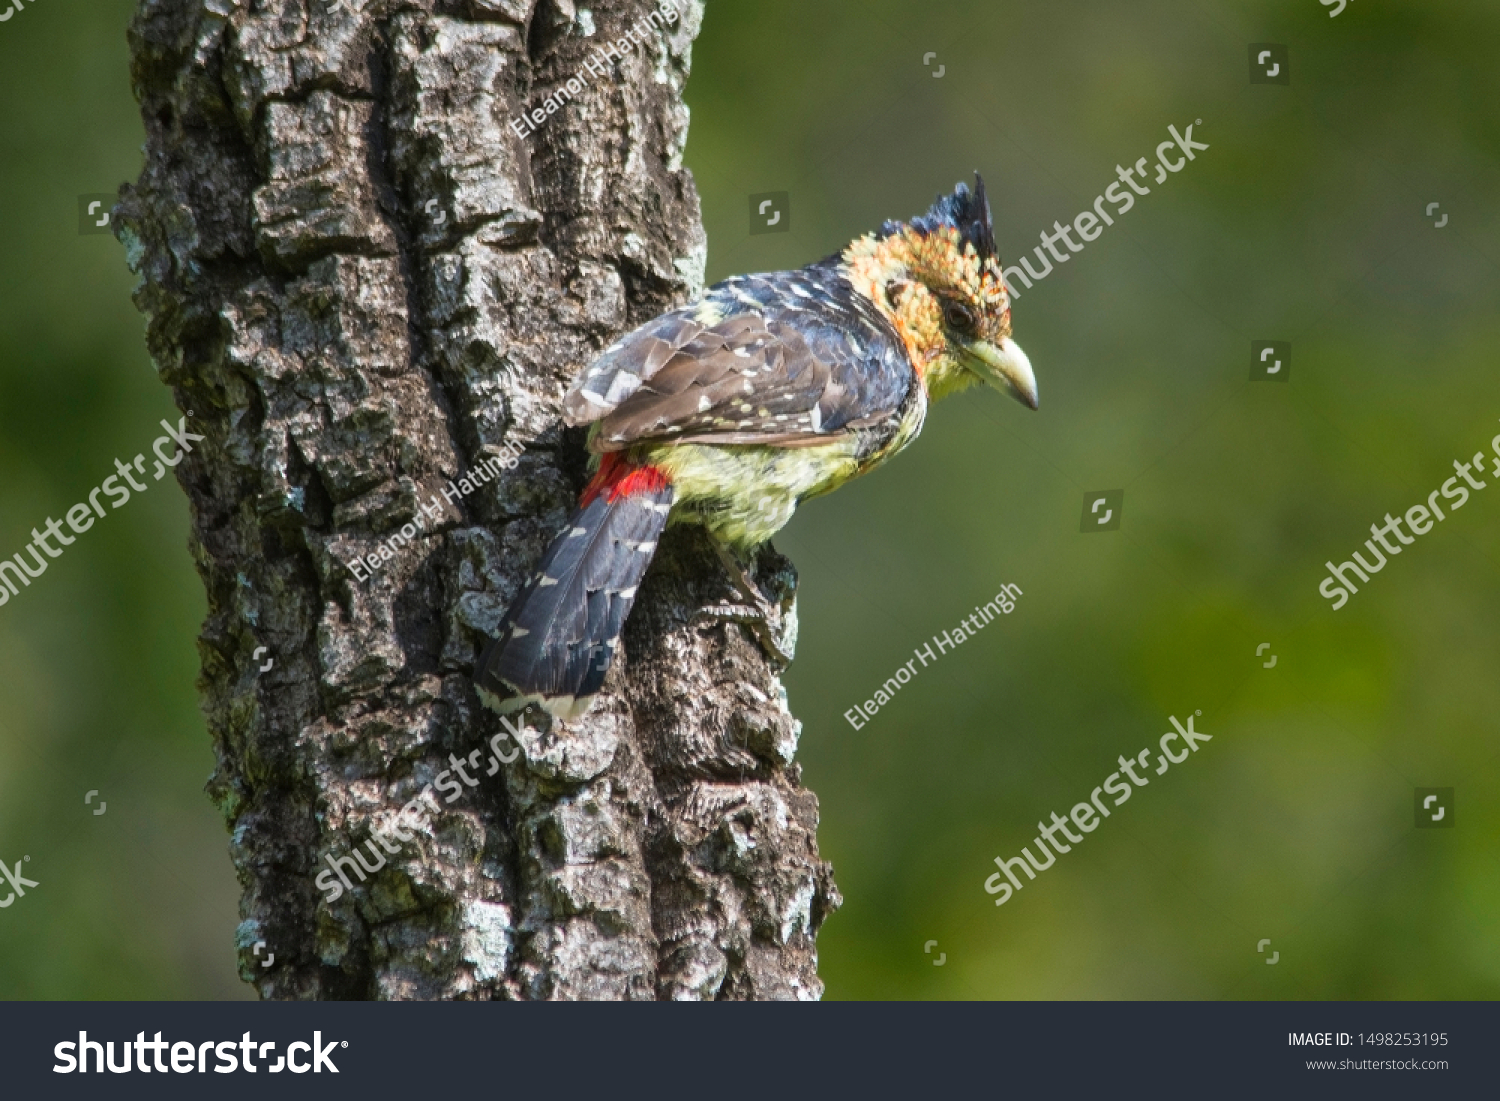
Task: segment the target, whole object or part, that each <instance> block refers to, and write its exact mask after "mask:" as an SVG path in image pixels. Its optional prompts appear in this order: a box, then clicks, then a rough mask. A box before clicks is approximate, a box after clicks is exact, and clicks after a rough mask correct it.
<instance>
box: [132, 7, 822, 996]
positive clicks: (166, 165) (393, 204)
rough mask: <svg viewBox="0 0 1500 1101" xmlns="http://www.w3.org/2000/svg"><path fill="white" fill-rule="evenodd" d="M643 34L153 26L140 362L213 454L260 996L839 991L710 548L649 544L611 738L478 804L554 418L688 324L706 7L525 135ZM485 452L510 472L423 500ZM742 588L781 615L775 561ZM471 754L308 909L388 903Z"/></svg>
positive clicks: (211, 601)
mask: <svg viewBox="0 0 1500 1101" xmlns="http://www.w3.org/2000/svg"><path fill="white" fill-rule="evenodd" d="M651 10H652V8H650V7H649V6H648V5H647V4H646V3H645V2H643V0H603V2H601V3H599V4H598V5H597V6H596V7H594V8H592V9H591V10H587V11H586V10H582V9H578V10H575V8H574V4H573V2H572V0H540V3H538V2H537V0H448V2H443V0H436V2H435V0H342V2H340V0H142V2H141V4H140V7H139V10H138V12H137V16H136V19H135V21H134V23H133V25H132V29H131V50H132V56H133V79H134V84H135V88H136V94H137V96H138V98H139V100H140V102H141V106H142V113H143V116H144V119H145V124H146V131H147V143H146V149H145V167H144V170H143V172H142V175H141V178H140V180H139V182H138V183H137V184H136V185H135V186H133V187H130V186H127V187H126V188H125V190H124V193H123V196H122V200H121V205H120V207H119V209H118V211H117V215H118V216H117V219H116V221H117V223H120V224H121V227H122V228H121V230H120V233H121V237H122V239H123V240H124V241H125V244H126V247H127V254H128V256H129V258H130V262H131V265H132V267H133V268H134V269H135V270H136V271H137V272H138V274H139V275H140V277H141V282H140V286H139V289H138V291H137V302H138V305H139V306H140V308H141V309H142V311H143V312H144V313H146V314H147V316H148V319H149V327H148V337H147V340H148V345H149V348H150V351H151V354H152V357H153V360H154V361H155V363H156V365H157V369H158V371H159V372H160V374H161V377H162V379H163V381H164V382H166V383H167V384H168V385H169V386H170V387H171V388H172V390H173V392H174V394H175V396H176V400H177V402H178V403H179V405H180V406H181V409H182V411H183V413H184V414H187V413H188V412H189V411H191V420H189V422H188V424H189V426H190V427H191V428H192V430H193V431H195V432H197V433H199V434H201V435H203V436H204V437H206V438H205V440H204V441H203V442H201V443H198V444H196V445H194V451H193V453H192V454H191V456H190V457H188V458H187V459H186V460H185V461H184V462H183V463H182V464H181V465H180V466H179V467H178V468H177V472H178V477H179V480H180V481H181V483H182V485H183V487H184V489H185V490H186V492H187V494H188V498H189V501H190V504H191V511H192V540H191V550H192V553H193V555H194V557H195V560H196V562H197V566H198V570H199V573H200V575H201V576H202V579H203V583H204V586H205V588H206V590H207V595H208V606H209V611H208V617H207V621H206V622H205V624H204V627H203V631H202V635H201V639H200V651H201V654H202V662H203V669H202V675H201V678H200V689H201V692H202V696H203V707H204V710H205V713H206V715H207V718H208V726H209V729H210V732H211V734H212V736H213V739H214V743H215V747H216V750H217V767H216V769H215V772H214V774H213V776H212V778H211V779H210V781H209V785H208V790H209V793H210V795H211V796H212V798H213V799H214V800H215V801H216V802H217V804H218V805H219V806H220V807H221V808H222V810H223V812H224V815H225V817H226V819H227V822H228V825H229V828H230V831H231V836H232V841H231V845H230V852H231V855H232V858H233V861H234V863H235V866H236V869H237V871H238V875H239V878H240V881H241V883H242V885H243V889H244V894H243V899H242V903H241V916H242V919H243V920H242V923H241V925H240V927H239V930H238V933H237V945H238V948H239V953H240V955H239V959H240V970H241V974H242V975H243V977H244V978H245V979H246V981H248V982H251V983H253V984H254V986H255V987H256V989H257V990H258V991H259V992H260V994H261V995H262V996H263V997H277V998H523V999H529V998H631V999H647V998H689V999H693V998H812V997H817V996H818V995H819V994H820V993H821V990H822V987H821V984H820V982H819V981H818V978H817V974H816V951H815V944H814V938H815V935H816V932H817V929H818V927H819V925H820V923H821V922H822V920H823V918H824V917H825V916H826V915H827V914H828V913H829V912H831V910H832V909H833V908H834V907H835V906H836V905H837V904H838V895H837V892H836V890H835V888H834V886H833V882H832V879H831V874H830V869H829V868H828V866H827V865H826V864H823V863H822V862H820V860H819V859H818V854H817V848H816V842H815V837H814V834H815V829H816V825H817V801H816V799H815V797H814V796H813V795H812V794H811V793H810V792H808V791H806V790H804V789H803V788H802V786H801V783H800V777H799V770H798V767H797V766H796V764H794V763H793V754H794V751H795V749H796V745H797V737H798V733H799V724H798V723H797V721H796V720H795V719H794V718H793V717H792V715H791V714H790V713H789V712H788V710H787V707H786V702H785V693H784V692H783V691H782V688H781V685H780V682H779V681H778V679H777V677H776V675H775V671H774V669H773V668H772V667H771V666H770V665H768V663H767V660H766V657H765V655H764V654H763V653H762V651H761V650H760V649H759V647H758V646H757V645H756V643H755V642H754V641H753V639H752V636H751V635H750V634H749V632H748V631H747V630H746V629H745V628H744V627H743V626H742V625H740V624H737V623H732V622H724V621H721V620H718V619H716V618H714V617H713V616H712V615H710V614H706V613H705V612H704V608H705V607H706V606H707V605H711V604H714V603H721V602H723V601H725V600H726V599H728V598H729V597H730V596H731V595H732V590H731V589H730V588H729V583H728V579H727V578H726V577H725V576H724V575H723V573H722V567H720V566H719V565H718V564H717V559H716V557H715V556H714V555H713V554H712V553H711V549H710V548H709V547H708V546H707V545H706V544H705V543H704V542H703V539H704V537H703V536H702V535H701V534H700V533H697V532H695V531H693V530H691V529H680V530H679V529H672V532H671V533H670V537H669V538H668V539H666V540H664V541H663V544H662V550H661V552H660V554H659V556H658V560H657V562H656V563H655V564H654V565H653V567H652V572H651V574H650V576H649V577H648V580H647V583H646V584H645V585H644V586H643V588H642V593H641V596H640V599H639V601H638V603H637V606H636V609H635V613H634V615H633V616H632V619H631V621H630V624H629V626H628V629H627V632H626V635H625V646H624V651H623V654H622V657H621V659H620V661H619V662H618V664H617V666H616V667H615V669H614V670H613V671H612V672H611V675H610V679H609V680H608V682H607V684H606V690H605V693H604V694H603V696H602V697H601V702H600V703H599V704H598V705H597V706H596V707H595V709H594V710H593V711H592V712H591V713H590V714H589V715H587V716H585V717H584V718H583V719H580V720H578V721H576V722H573V723H568V724H562V723H551V722H549V721H544V720H545V719H546V717H545V716H538V715H535V714H530V715H528V721H529V722H530V723H531V724H532V727H533V729H534V734H533V735H530V736H527V737H524V738H523V739H522V741H523V747H522V748H523V752H522V753H520V754H519V756H517V757H516V758H515V759H514V761H513V763H509V764H504V765H502V766H501V771H500V772H499V774H497V775H494V776H488V777H487V776H485V775H484V773H485V771H486V769H485V767H484V765H485V763H486V760H487V759H489V758H490V754H489V752H488V748H487V747H488V745H489V743H490V740H491V738H492V737H493V736H494V735H495V734H497V733H499V732H500V731H501V729H502V727H501V725H500V722H499V719H498V718H497V717H496V716H494V715H493V714H491V713H489V712H487V711H486V710H484V709H483V708H482V707H481V706H480V705H479V703H478V701H477V699H476V697H475V694H474V691H473V689H472V687H471V684H470V681H469V676H470V674H471V672H472V668H473V664H474V662H475V660H476V658H477V656H478V653H479V650H480V649H481V647H482V646H483V644H484V642H485V641H486V639H487V638H488V637H489V636H490V635H491V634H492V633H493V632H494V631H495V629H496V626H497V622H498V620H499V617H500V616H501V614H502V613H503V611H504V609H505V607H506V605H507V603H508V602H509V600H510V598H511V596H512V594H513V593H514V592H515V591H516V590H517V588H518V587H519V585H520V584H521V582H522V581H523V580H524V578H525V577H526V575H527V573H528V571H529V570H530V569H531V568H532V567H533V565H534V563H535V562H536V560H537V559H538V558H539V557H540V554H541V552H542V550H543V548H544V545H545V543H546V542H547V540H548V539H549V537H550V536H551V535H552V534H553V533H554V532H555V531H556V530H557V529H558V528H559V526H560V525H562V524H563V523H564V521H565V520H566V518H567V515H568V513H569V511H570V509H571V506H572V503H573V501H574V500H575V497H576V494H577V492H578V490H579V488H580V486H581V484H582V482H583V480H584V478H585V470H584V453H583V450H582V446H581V439H580V437H579V436H578V435H577V434H576V433H574V432H571V431H565V430H564V429H563V428H562V426H561V421H560V418H559V403H560V400H561V397H562V395H563V393H564V391H565V389H566V387H567V384H568V382H569V380H570V379H571V378H572V377H573V376H574V375H575V374H576V373H577V372H578V371H579V370H580V369H581V368H582V366H583V365H584V364H586V363H587V362H588V361H589V360H590V359H591V357H592V356H594V355H595V354H596V353H597V352H598V351H599V350H600V349H602V348H603V347H604V346H606V345H607V344H608V343H610V342H612V341H613V340H614V339H615V338H616V337H617V336H618V335H619V334H620V333H622V332H624V331H627V330H629V329H630V328H633V327H634V326H636V325H638V324H640V323H641V322H643V321H645V320H647V319H649V318H650V317H652V316H654V315H656V314H658V313H660V312H661V311H662V310H664V309H667V308H670V307H673V306H676V305H679V304H681V303H683V302H685V301H687V300H689V299H690V298H691V297H692V296H693V295H694V294H696V293H697V292H698V290H699V289H700V284H701V280H702V269H703V261H704V254H705V242H704V235H703V230H702V224H701V220H700V215H699V205H698V197H697V194H696V191H695V190H694V187H693V182H692V179H691V177H690V175H689V174H688V172H687V171H686V170H685V169H683V167H682V165H681V154H682V148H683V144H684V142H685V140H686V136H687V121H688V119H687V110H686V108H685V107H684V106H683V104H682V98H681V94H682V88H683V85H684V83H685V81H686V79H687V74H688V65H689V51H690V48H691V44H692V40H693V36H694V34H695V33H696V31H697V29H698V26H699V24H700V21H701V18H702V4H701V0H689V2H685V3H683V4H682V5H681V10H682V13H683V18H682V19H681V21H680V22H678V23H677V24H676V26H675V27H668V28H664V29H663V30H661V31H655V30H653V32H652V33H651V34H650V35H648V36H644V41H643V42H642V44H640V45H638V46H637V45H633V44H630V43H629V42H628V40H627V43H626V44H627V46H629V48H628V49H626V50H625V51H623V53H624V56H623V59H622V60H621V61H619V62H618V63H616V62H610V72H609V73H608V74H607V75H605V76H603V77H595V78H591V79H590V80H589V81H588V82H587V84H586V86H585V87H584V89H583V90H582V91H581V92H580V93H579V94H578V95H577V96H576V98H574V99H573V101H572V102H571V103H569V104H568V105H567V106H565V107H563V108H562V109H561V110H560V111H558V112H557V113H555V114H552V115H550V116H548V117H547V119H546V122H545V124H544V125H543V126H542V127H541V128H540V129H539V131H538V132H537V133H535V134H533V135H531V136H530V137H529V138H527V139H522V138H520V137H519V136H518V135H517V134H516V132H515V130H514V129H512V128H511V127H510V126H509V125H508V123H509V120H510V119H512V118H514V117H516V116H518V115H520V114H521V113H522V111H523V110H524V109H527V108H531V107H536V106H539V105H541V104H542V102H543V100H544V98H545V96H546V95H547V94H548V92H549V91H552V90H554V89H556V88H557V87H559V86H560V85H563V84H564V83H565V82H566V81H567V80H568V79H569V78H570V77H574V76H577V75H578V74H580V73H582V72H584V71H585V63H586V60H587V58H588V56H589V55H590V54H591V53H592V52H593V50H594V49H595V48H596V47H598V46H599V45H601V44H602V43H603V42H604V41H606V40H614V39H618V38H620V37H621V36H623V35H624V34H625V31H626V28H627V27H630V26H634V25H636V24H637V23H639V21H640V20H641V19H642V18H644V17H645V16H646V15H647V14H648V13H649V12H650V11H651ZM507 445H512V446H518V447H520V448H522V449H523V455H522V458H521V461H520V465H519V468H517V469H515V470H513V471H510V472H508V473H504V474H502V475H500V476H499V477H498V478H497V479H495V480H493V481H491V482H489V483H488V484H487V485H484V486H482V487H480V488H477V489H476V490H475V491H474V492H473V493H472V494H470V495H468V496H461V497H460V498H459V499H458V500H457V501H456V502H448V501H446V500H444V498H443V497H442V496H441V489H442V487H444V486H445V485H446V484H447V483H449V482H450V480H451V481H453V482H459V480H460V478H461V477H463V476H464V475H465V474H466V473H467V472H470V471H472V470H474V468H475V467H476V466H477V465H478V464H479V463H481V462H483V461H484V460H485V459H486V458H488V457H491V456H501V455H503V454H505V448H506V447H507ZM434 495H436V496H437V498H438V500H439V501H440V502H442V505H443V508H442V515H441V518H440V520H439V521H438V522H437V523H436V524H434V523H433V522H432V521H431V519H426V521H425V523H421V524H420V527H419V522H420V521H422V520H423V518H422V517H421V516H420V512H419V509H420V502H425V501H428V500H429V499H430V498H432V497H433V496H434ZM403 527H406V529H407V531H408V532H415V538H413V539H412V540H411V542H410V543H409V544H408V545H406V546H405V547H403V548H401V549H399V550H398V551H397V552H396V554H395V558H394V560H393V561H389V562H387V563H385V564H384V566H383V567H382V568H381V569H380V570H379V571H378V572H376V573H375V574H374V575H373V577H371V578H370V579H369V580H366V581H360V580H357V579H356V578H355V576H354V575H353V573H352V572H351V570H350V568H349V566H348V563H351V562H353V561H354V559H355V557H356V556H357V555H361V554H365V555H368V554H370V553H372V552H375V551H377V549H378V547H379V546H380V545H381V543H382V542H384V541H386V540H388V539H389V538H390V537H391V536H392V534H393V533H396V532H398V531H400V530H401V529H402V528H403ZM758 571H759V576H760V578H761V580H762V581H763V583H764V584H765V586H766V587H768V588H770V589H776V588H777V587H780V589H781V591H782V592H784V593H785V594H786V595H788V597H790V594H791V591H792V587H793V586H794V584H795V579H794V575H793V574H792V571H791V568H790V564H789V563H787V562H786V561H785V560H784V559H781V558H780V557H779V556H777V555H776V554H775V553H774V551H770V550H767V551H766V552H765V553H764V554H763V555H762V557H761V560H760V563H759V565H758ZM258 647H266V648H268V651H269V652H268V653H266V654H261V655H259V657H258V658H257V657H256V656H255V651H256V649H257V648H258ZM267 658H270V659H271V660H273V661H274V663H275V664H274V667H273V668H272V669H271V670H270V671H268V672H265V673H261V672H260V671H259V666H260V665H261V664H263V663H264V661H265V660H266V659H267ZM502 748H503V747H502ZM481 749H482V750H484V753H483V759H481V761H480V767H479V768H478V769H477V772H478V777H477V779H478V786H476V787H469V786H465V785H463V784H458V785H457V786H458V788H459V789H460V790H461V793H462V794H461V797H459V798H456V799H455V800H454V801H452V802H449V801H447V800H448V797H449V795H450V794H451V792H450V791H449V790H448V789H444V790H443V791H442V792H440V793H438V794H437V795H436V796H430V797H429V798H427V799H426V800H424V801H423V802H421V804H420V806H421V811H420V814H419V816H418V824H417V825H414V826H413V825H410V824H409V823H410V822H411V818H410V815H408V817H407V818H406V819H404V820H403V821H405V822H407V823H408V825H407V826H406V827H405V828H406V829H409V830H410V831H411V834H410V836H411V837H412V840H411V841H410V842H407V843H404V844H401V845H399V846H398V852H397V853H396V854H395V855H389V856H387V858H386V860H385V864H384V867H383V868H380V869H379V870H378V871H377V872H375V873H373V874H371V875H369V876H368V878H367V879H365V880H364V881H363V882H360V881H358V880H357V879H356V878H355V877H354V876H353V875H352V874H350V876H349V878H350V879H351V882H352V883H353V890H351V891H348V892H346V893H344V894H343V895H342V896H341V897H340V898H339V899H338V900H337V901H334V902H332V903H329V902H327V901H326V896H325V894H324V893H323V891H321V890H320V889H319V888H318V887H316V886H315V884H314V878H315V877H316V876H317V875H318V874H319V873H320V871H321V870H323V869H326V868H328V867H329V864H328V863H327V858H328V857H338V856H345V855H348V854H350V853H351V852H352V851H353V850H354V849H355V847H356V846H357V845H359V846H365V848H364V849H363V852H364V857H365V860H366V861H367V862H368V863H369V864H371V865H374V864H376V863H377V860H376V857H375V856H374V855H372V850H371V848H370V847H369V845H371V844H373V841H372V840H371V837H372V831H373V830H376V829H380V830H384V831H389V830H390V828H391V827H392V825H393V824H394V823H396V821H397V815H398V812H399V810H400V808H401V807H402V806H403V805H404V804H406V803H407V802H408V800H410V799H412V798H413V797H415V796H419V795H420V793H421V792H422V791H423V789H424V788H426V787H428V786H429V785H431V784H432V783H433V782H434V780H435V779H437V778H438V777H439V775H440V773H442V772H443V771H444V770H451V769H452V763H451V762H452V760H454V759H459V760H462V759H464V758H467V757H469V755H470V754H471V753H472V752H473V751H474V750H481ZM450 755H451V756H450ZM450 780H453V782H455V783H457V781H456V779H454V778H453V777H452V775H451V773H450ZM373 851H374V852H377V853H378V852H379V850H378V848H376V849H375V850H373ZM329 882H331V880H330V881H329ZM261 941H264V942H265V948H264V949H262V950H261V951H260V952H259V954H257V953H256V952H255V950H254V949H255V946H256V944H257V943H258V942H261ZM272 953H274V963H272V964H271V965H269V966H266V965H265V962H264V961H265V959H266V957H267V956H268V955H271V954H272Z"/></svg>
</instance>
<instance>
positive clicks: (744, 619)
mask: <svg viewBox="0 0 1500 1101" xmlns="http://www.w3.org/2000/svg"><path fill="white" fill-rule="evenodd" d="M714 549H715V550H716V551H718V554H719V559H720V560H721V561H722V562H723V563H724V568H725V569H726V570H727V571H728V573H729V580H730V582H731V583H732V584H733V585H734V587H735V589H736V590H737V591H738V594H739V597H740V600H741V601H743V603H741V604H719V605H714V606H712V607H709V608H705V609H704V613H705V614H708V615H711V616H713V617H714V618H716V619H732V620H734V621H735V622H737V623H743V624H744V625H745V626H747V627H749V628H750V630H751V631H752V632H753V633H754V635H755V637H756V639H757V640H758V641H759V642H760V645H761V649H762V650H764V651H765V652H766V656H767V657H768V658H770V659H771V660H772V661H773V662H775V663H778V664H779V665H780V666H781V667H782V668H783V669H784V668H786V667H787V666H789V665H791V663H792V656H793V654H795V653H796V650H797V597H796V589H795V588H794V587H789V589H788V592H787V595H786V596H785V598H784V599H783V600H782V601H781V602H780V603H779V604H772V603H771V602H770V601H769V600H767V599H766V598H765V596H764V595H762V593H761V591H760V588H759V586H757V585H756V584H755V582H754V581H753V580H752V579H751V577H750V575H749V574H748V573H747V572H746V570H745V567H744V565H743V564H741V563H740V561H739V560H738V559H737V558H736V556H735V554H734V552H733V551H731V550H730V549H729V548H728V547H726V546H724V545H723V544H722V543H720V542H718V541H717V540H715V541H714ZM793 584H795V582H794V583H793Z"/></svg>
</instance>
